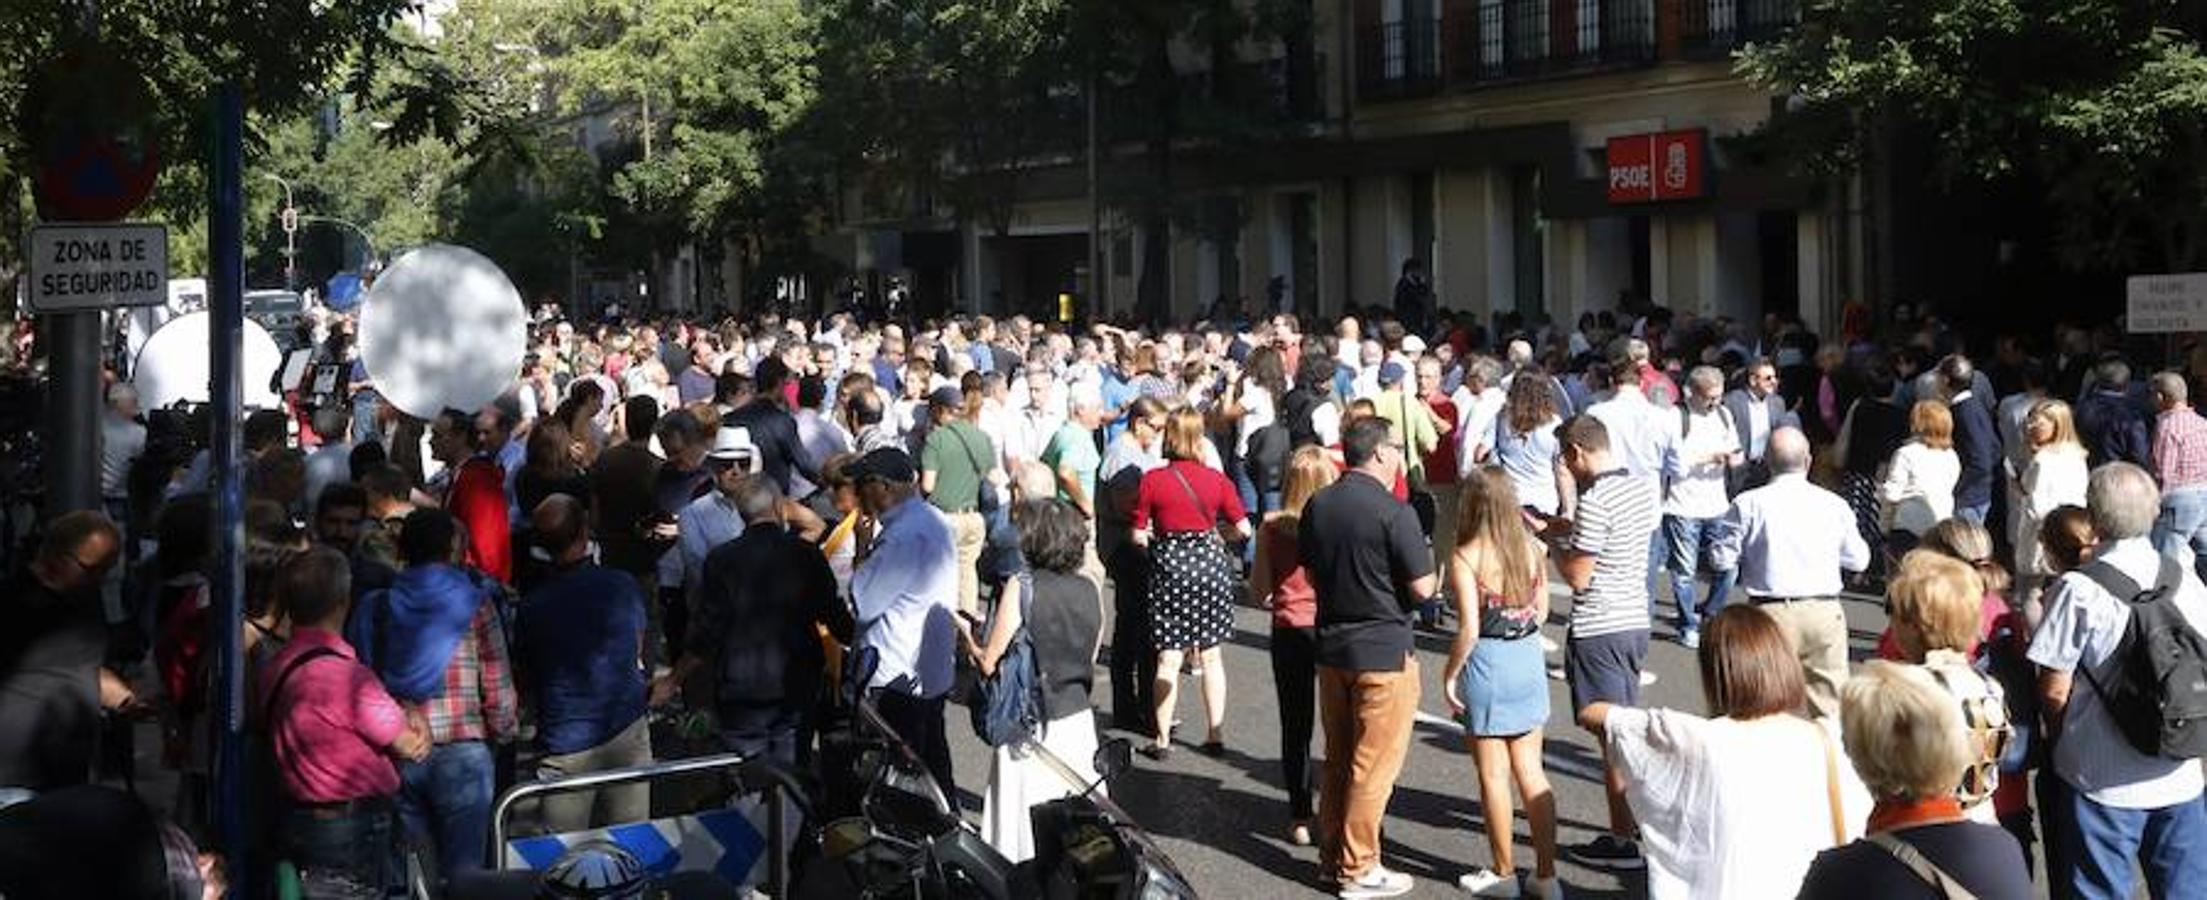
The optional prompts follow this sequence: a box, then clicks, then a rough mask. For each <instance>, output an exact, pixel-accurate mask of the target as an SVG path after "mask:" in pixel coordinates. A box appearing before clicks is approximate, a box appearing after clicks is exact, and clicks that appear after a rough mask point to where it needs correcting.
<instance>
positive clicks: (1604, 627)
mask: <svg viewBox="0 0 2207 900" xmlns="http://www.w3.org/2000/svg"><path fill="white" fill-rule="evenodd" d="M1658 493H1659V492H1658V490H1657V488H1656V486H1655V479H1652V478H1634V477H1631V476H1629V475H1628V474H1627V473H1626V472H1625V470H1623V469H1618V470H1615V471H1611V472H1606V473H1603V474H1602V475H1601V476H1599V477H1597V478H1595V479H1594V486H1593V487H1592V488H1590V489H1588V490H1587V491H1586V493H1584V494H1582V495H1580V496H1579V508H1578V516H1577V521H1576V522H1575V523H1574V527H1573V529H1572V533H1571V552H1573V553H1577V554H1581V555H1585V556H1592V557H1594V577H1593V579H1592V580H1591V581H1589V582H1587V585H1586V589H1585V590H1582V591H1579V592H1578V593H1576V594H1574V595H1573V596H1572V598H1571V637H1573V638H1591V637H1600V636H1602V635H1605V634H1616V633H1619V632H1625V631H1644V630H1647V628H1648V627H1649V624H1648V587H1647V584H1648V541H1649V540H1650V539H1652V538H1653V537H1654V536H1655V529H1656V526H1657V525H1658V524H1660V523H1661V521H1662V499H1661V498H1660V497H1659V496H1658Z"/></svg>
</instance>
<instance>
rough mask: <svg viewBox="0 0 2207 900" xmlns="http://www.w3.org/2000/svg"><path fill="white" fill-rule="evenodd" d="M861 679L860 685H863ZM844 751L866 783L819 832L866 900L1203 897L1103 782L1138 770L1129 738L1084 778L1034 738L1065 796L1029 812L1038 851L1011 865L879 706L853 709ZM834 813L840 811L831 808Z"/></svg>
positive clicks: (1029, 747)
mask: <svg viewBox="0 0 2207 900" xmlns="http://www.w3.org/2000/svg"><path fill="white" fill-rule="evenodd" d="M861 683H863V682H861ZM852 730H853V732H854V734H855V738H854V743H855V744H856V745H857V746H858V747H859V748H860V749H859V750H858V751H857V752H856V753H854V754H850V755H849V756H848V757H847V758H848V759H850V760H851V761H852V766H853V771H852V772H851V773H850V774H853V775H856V776H857V778H856V780H857V781H858V782H859V783H863V784H864V788H863V790H862V791H861V792H860V795H859V797H858V800H857V804H856V805H857V810H858V811H857V814H856V815H851V816H846V817H844V818H840V819H836V820H834V821H831V822H829V823H828V824H827V826H826V827H825V828H824V829H823V830H822V833H821V847H822V852H823V855H824V856H825V857H826V858H827V859H829V860H832V861H836V862H839V863H841V864H842V866H843V868H844V871H845V873H846V874H847V875H848V877H849V878H850V880H851V882H852V884H853V885H854V886H856V888H857V890H858V891H859V896H861V897H865V898H883V900H950V898H958V900H969V898H979V900H1012V898H1022V900H1025V898H1035V897H1041V898H1047V900H1135V898H1141V900H1183V898H1185V900H1194V898H1195V897H1196V892H1195V889H1194V888H1193V887H1191V886H1190V885H1189V883H1188V880H1187V878H1186V877H1185V876H1183V875H1181V874H1180V871H1179V869H1177V868H1175V867H1174V866H1173V863H1172V859H1171V858H1170V857H1169V856H1167V855H1166V854H1165V852H1164V851H1163V850H1162V849H1161V848H1159V847H1158V845H1157V843H1156V841H1154V840H1152V839H1151V838H1150V836H1149V835H1148V834H1146V833H1145V832H1143V831H1142V829H1141V828H1140V827H1139V826H1137V825H1135V824H1134V820H1133V817H1131V816H1129V815H1127V814H1126V811H1125V810H1122V809H1120V808H1119V807H1118V806H1117V805H1116V804H1114V803H1112V802H1111V800H1110V799H1109V798H1108V797H1106V796H1104V795H1102V794H1099V793H1097V792H1096V788H1097V787H1099V786H1101V785H1102V784H1104V783H1105V782H1107V781H1108V780H1109V779H1110V778H1111V777H1112V776H1114V775H1116V774H1118V773H1119V772H1123V771H1125V770H1126V769H1127V768H1129V766H1130V760H1131V757H1132V749H1131V748H1132V745H1131V744H1129V743H1127V742H1126V741H1125V740H1113V741H1109V742H1106V743H1105V744H1104V746H1103V747H1102V748H1100V749H1099V750H1098V752H1097V754H1096V760H1095V764H1096V769H1097V771H1098V772H1100V773H1102V777H1100V778H1098V779H1097V780H1096V781H1095V782H1093V783H1088V782H1085V781H1084V780H1083V779H1082V778H1081V776H1080V775H1079V774H1077V773H1076V772H1075V771H1074V770H1073V768H1072V767H1071V766H1069V765H1067V764H1066V763H1065V762H1064V761H1063V760H1061V759H1059V758H1058V757H1056V756H1055V755H1053V754H1051V753H1050V752H1049V750H1048V749H1046V748H1044V747H1042V746H1041V745H1040V744H1037V743H1034V742H1032V741H1028V742H1025V744H1024V746H1023V747H1022V748H1021V749H1022V751H1023V752H1026V753H1030V754H1033V755H1034V756H1035V757H1036V758H1038V759H1041V760H1042V761H1043V762H1044V763H1045V765H1046V766H1047V767H1048V768H1049V769H1050V770H1051V771H1053V772H1055V773H1056V774H1057V775H1058V776H1059V777H1060V778H1061V779H1063V780H1064V781H1065V783H1066V786H1067V796H1065V797H1063V798H1060V799H1057V800H1052V801H1049V802H1047V803H1044V804H1041V805H1038V806H1036V807H1035V808H1034V810H1033V811H1032V814H1031V818H1032V823H1033V828H1034V834H1035V857H1034V858H1033V859H1032V860H1029V861H1027V862H1023V863H1018V864H1013V863H1011V862H1010V861H1009V860H1007V859H1005V858H1004V856H1003V854H1001V853H998V852H997V851H996V849H995V848H993V847H991V846H989V845H988V843H987V842H986V841H983V840H982V839H981V836H980V834H979V833H978V832H976V831H975V830H974V829H973V828H972V827H971V826H969V825H967V824H966V823H965V821H964V820H963V819H962V818H960V817H959V815H958V813H957V810H956V807H954V806H953V805H952V804H951V802H950V800H949V799H948V798H947V797H945V796H943V792H942V789H941V788H940V787H939V786H937V785H936V783H935V780H934V778H933V777H932V776H930V775H929V774H928V771H927V767H926V766H924V765H922V764H921V763H920V761H919V757H918V756H917V755H916V754H914V753H913V752H912V751H911V749H910V748H909V747H908V746H906V745H905V744H904V742H903V741H902V740H900V739H898V738H897V736H896V733H895V732H894V730H892V729H890V728H889V726H888V724H887V723H885V722H883V721H882V719H881V716H880V714H879V713H877V712H876V711H875V710H874V708H873V704H872V703H871V702H870V701H867V700H864V699H860V700H858V702H857V703H856V705H855V708H854V710H853V725H852ZM831 808H832V807H831Z"/></svg>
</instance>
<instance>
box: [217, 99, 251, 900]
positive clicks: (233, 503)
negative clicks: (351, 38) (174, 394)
mask: <svg viewBox="0 0 2207 900" xmlns="http://www.w3.org/2000/svg"><path fill="white" fill-rule="evenodd" d="M213 116H214V122H213V124H214V128H213V132H214V146H213V147H212V148H211V153H210V154H209V157H208V160H207V308H208V312H209V315H210V318H211V322H210V328H209V332H208V340H209V343H210V344H211V346H209V347H208V348H207V349H208V359H209V366H208V373H209V374H208V385H207V396H208V398H209V399H211V400H213V401H214V404H213V405H214V410H213V412H214V438H213V442H214V443H213V446H212V447H210V448H209V451H210V454H211V456H212V461H213V463H214V465H213V469H214V498H213V499H214V508H215V522H216V525H215V559H214V565H213V566H212V567H211V570H210V571H209V572H208V574H209V575H210V576H212V577H211V578H210V579H209V581H210V582H211V587H212V588H213V592H214V601H215V615H214V616H213V617H212V620H213V622H212V626H213V628H214V629H215V634H214V647H215V664H216V666H217V668H216V670H215V671H216V672H217V673H218V674H219V676H220V680H219V681H218V682H217V685H218V686H219V690H218V691H217V693H216V694H215V714H216V715H217V716H218V717H219V718H218V719H217V720H216V721H217V722H218V724H219V725H220V726H221V731H220V732H219V733H218V735H217V736H216V740H217V743H216V746H217V748H218V753H219V755H218V756H217V757H216V759H215V788H214V790H215V795H214V797H212V798H210V800H211V802H210V804H209V806H210V808H212V809H213V810H214V813H215V823H216V826H217V828H218V829H219V833H220V834H221V836H222V847H223V855H224V856H225V857H226V858H227V859H229V861H230V866H229V871H230V890H231V896H233V897H249V896H253V890H252V886H251V885H248V884H246V883H245V882H246V879H248V878H249V877H250V870H251V867H250V866H249V865H247V860H246V843H245V835H246V816H247V814H248V812H249V811H248V810H247V809H246V808H245V773H244V771H243V770H242V766H243V764H244V762H245V744H244V739H245V668H244V659H243V656H244V653H243V648H242V647H241V646H240V641H241V638H242V637H243V631H244V628H245V621H244V604H243V603H242V601H243V599H244V588H245V555H244V549H245V515H244V507H245V491H244V486H245V485H244V478H243V475H244V468H243V466H242V465H241V457H242V456H243V454H242V453H241V452H240V448H239V442H238V421H239V419H240V418H241V417H242V416H243V415H244V410H243V409H242V408H241V407H242V403H243V401H242V397H243V388H242V384H241V378H240V371H239V370H240V366H239V362H240V357H241V356H242V355H243V351H242V349H241V348H242V344H243V342H244V333H245V179H244V169H245V95H244V93H243V92H242V91H241V90H239V88H238V86H237V85H236V84H235V83H224V84H221V85H219V86H217V87H216V88H215V90H214V103H213Z"/></svg>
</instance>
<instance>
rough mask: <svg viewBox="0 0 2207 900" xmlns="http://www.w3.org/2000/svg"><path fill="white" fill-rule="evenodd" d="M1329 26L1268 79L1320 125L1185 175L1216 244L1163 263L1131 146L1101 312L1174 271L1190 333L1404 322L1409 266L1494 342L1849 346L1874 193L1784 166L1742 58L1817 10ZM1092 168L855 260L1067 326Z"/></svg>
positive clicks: (1663, 6)
mask: <svg viewBox="0 0 2207 900" xmlns="http://www.w3.org/2000/svg"><path fill="white" fill-rule="evenodd" d="M1312 13H1313V26H1314V27H1313V29H1312V34H1313V37H1312V39H1311V42H1310V46H1307V47H1303V48H1293V47H1277V48H1274V50H1273V51H1271V52H1274V53H1276V54H1278V55H1276V56H1273V57H1271V58H1269V59H1267V58H1259V59H1256V60H1253V61H1252V63H1253V64H1257V65H1270V66H1272V67H1273V68H1274V69H1275V70H1277V71H1279V72H1281V73H1283V74H1282V78H1281V79H1280V90H1281V94H1282V97H1283V100H1285V98H1289V97H1301V96H1305V95H1307V97H1308V100H1309V102H1308V103H1303V102H1300V101H1298V102H1295V103H1294V104H1292V105H1294V106H1296V107H1298V108H1300V109H1301V110H1302V111H1303V112H1304V113H1305V115H1306V116H1307V121H1306V124H1305V127H1303V128H1301V129H1299V130H1298V131H1297V132H1296V133H1294V134H1292V135H1290V136H1287V137H1285V138H1283V139H1282V140H1279V141H1277V142H1274V143H1271V144H1268V145H1267V146H1265V147H1263V148H1260V149H1259V150H1258V151H1257V152H1254V153H1252V152H1248V151H1247V150H1242V151H1237V152H1235V153H1232V154H1227V153H1222V152H1210V153H1206V152H1204V150H1203V149H1202V148H1191V149H1190V150H1189V151H1188V152H1187V153H1186V154H1185V156H1184V157H1182V158H1177V159H1176V162H1175V170H1176V171H1177V172H1179V173H1181V174H1180V175H1179V176H1178V177H1177V178H1176V181H1175V186H1176V190H1179V191H1184V192H1186V193H1187V194H1188V196H1187V197H1185V198H1183V199H1184V200H1185V201H1186V202H1184V203H1183V204H1182V205H1183V206H1186V207H1193V208H1197V209H1201V210H1203V211H1204V215H1202V216H1201V220H1202V222H1203V225H1202V227H1191V226H1188V225H1184V224H1175V225H1173V226H1171V227H1172V229H1173V232H1174V233H1173V234H1171V235H1170V236H1169V237H1170V240H1169V242H1168V246H1169V247H1170V252H1169V253H1167V254H1164V258H1162V259H1159V260H1155V261H1152V260H1149V259H1146V258H1145V256H1146V254H1144V253H1142V252H1141V250H1142V248H1143V247H1144V245H1145V240H1144V239H1145V238H1146V237H1148V236H1147V235H1145V234H1144V233H1143V232H1142V230H1141V228H1139V227H1138V226H1136V225H1135V224H1133V223H1132V222H1130V221H1129V218H1128V215H1127V213H1126V212H1125V211H1124V210H1123V209H1121V208H1120V207H1119V206H1117V205H1114V203H1113V202H1112V198H1111V196H1110V195H1111V193H1112V190H1113V186H1114V185H1123V184H1126V183H1127V179H1130V178H1139V177H1141V175H1140V173H1141V172H1142V169H1143V167H1142V162H1141V160H1140V159H1139V156H1140V154H1141V152H1142V151H1141V148H1140V146H1138V145H1132V144H1120V145H1114V146H1112V147H1111V149H1110V151H1109V152H1108V154H1107V155H1106V157H1105V159H1106V162H1105V164H1104V166H1103V168H1104V170H1105V171H1104V175H1103V177H1101V178H1100V179H1099V180H1098V184H1099V192H1100V193H1101V195H1102V197H1101V206H1102V208H1103V215H1102V219H1103V229H1102V235H1101V242H1102V244H1103V253H1102V258H1103V260H1104V273H1103V276H1104V277H1103V278H1101V279H1100V280H1099V285H1098V286H1099V288H1100V291H1098V292H1097V294H1096V297H1097V300H1098V302H1099V303H1100V309H1101V311H1103V312H1104V313H1107V314H1124V313H1126V312H1128V311H1130V310H1131V309H1132V308H1133V306H1134V302H1135V297H1136V292H1137V287H1138V285H1139V284H1140V281H1141V278H1142V276H1143V274H1144V273H1143V268H1144V266H1146V265H1160V264H1161V265H1163V266H1165V267H1166V268H1167V272H1166V277H1165V279H1164V283H1165V284H1167V285H1168V286H1169V291H1168V293H1169V312H1170V313H1171V315H1172V316H1173V317H1175V318H1188V317H1192V316H1196V315H1199V314H1201V312H1202V311H1203V310H1205V309H1207V308H1208V306H1209V304H1210V303H1212V302H1213V301H1214V300H1215V299H1217V298H1219V297H1221V296H1226V297H1240V298H1245V302H1246V303H1247V304H1248V306H1249V307H1250V308H1251V309H1263V308H1265V307H1266V306H1267V305H1268V296H1271V295H1276V296H1278V297H1279V301H1278V305H1279V306H1280V307H1282V308H1286V309H1290V310H1294V311H1298V312H1302V313H1305V314H1315V315H1328V316H1330V315H1336V314H1338V313H1340V312H1341V311H1342V310H1344V309H1346V308H1350V307H1355V306H1364V305H1372V304H1386V303H1388V302H1389V300H1390V299H1391V294H1392V287H1393V285H1394V282H1395V279H1396V277H1397V275H1398V274H1399V272H1400V270H1401V267H1402V264H1403V262H1404V261H1405V260H1407V259H1412V258H1415V259H1419V260H1423V261H1425V262H1426V263H1427V265H1428V268H1429V270H1430V272H1431V275H1432V279H1433V282H1434V285H1435V289H1436V292H1437V294H1438V296H1439V298H1440V302H1441V305H1442V307H1443V308H1444V309H1453V310H1457V311H1460V312H1469V313H1472V314H1475V315H1478V316H1479V317H1480V318H1481V319H1482V320H1485V321H1491V320H1492V318H1493V317H1495V316H1499V315H1501V314H1505V313H1518V314H1522V315H1524V316H1525V317H1526V318H1527V319H1529V320H1532V321H1538V320H1540V319H1541V318H1543V317H1546V318H1551V319H1556V320H1568V319H1570V318H1572V317H1575V316H1576V315H1578V314H1579V313H1582V312H1586V311H1592V310H1598V309H1606V308H1615V307H1617V306H1619V305H1620V303H1621V302H1622V301H1623V300H1624V299H1625V298H1627V297H1641V298H1646V299H1649V300H1652V301H1653V302H1655V303H1658V304H1661V305H1664V306H1667V307H1670V308H1672V309H1673V310H1675V311H1678V312H1680V313H1689V312H1690V313H1693V314H1697V315H1720V314H1721V315H1728V316H1732V317H1734V318H1755V317H1759V316H1760V315H1762V314H1763V313H1767V312H1779V313H1792V314H1798V315H1800V316H1801V317H1802V318H1803V319H1804V320H1806V321H1808V322H1809V323H1810V324H1811V325H1812V326H1828V325H1829V324H1831V323H1833V322H1835V321H1836V319H1837V316H1838V308H1839V306H1840V305H1841V304H1842V303H1843V302H1844V301H1845V299H1847V298H1849V297H1851V296H1858V295H1859V287H1860V285H1861V283H1862V282H1861V269H1862V266H1861V263H1860V261H1859V260H1860V257H1861V253H1860V252H1859V251H1858V249H1857V248H1858V246H1859V245H1860V243H1861V241H1860V237H1859V233H1860V224H1859V221H1858V220H1859V218H1860V216H1859V214H1858V207H1859V203H1856V202H1854V200H1853V198H1855V197H1857V196H1859V191H1858V190H1856V189H1855V187H1854V186H1853V185H1851V184H1825V183H1819V182H1816V181H1814V180H1811V179H1808V178H1804V177H1800V176H1795V175H1790V174H1788V173H1786V172H1784V171H1781V170H1779V169H1778V168H1777V167H1776V166H1775V164H1773V163H1770V162H1767V161H1765V159H1764V158H1763V153H1762V151H1761V145H1762V142H1760V141H1758V140H1757V138H1756V133H1757V132H1758V130H1759V129H1761V128H1762V126H1763V125H1764V124H1765V123H1766V122H1768V121H1769V119H1770V118H1771V116H1772V115H1773V113H1774V112H1776V111H1778V110H1780V109H1782V104H1783V102H1784V101H1783V98H1781V97H1775V96H1773V95H1772V94H1771V93H1770V92H1768V91H1765V90H1761V89H1758V88H1756V87H1754V86H1752V85H1750V84H1748V83H1746V82H1745V81H1744V80H1742V79H1741V78H1739V77H1738V76H1737V75H1736V74H1734V72H1733V67H1732V62H1731V57H1732V54H1733V52H1734V51H1735V50H1736V49H1737V48H1739V47H1740V46H1743V45H1744V44H1746V43H1747V42H1750V41H1754V40H1761V39H1767V38H1769V37H1771V36H1773V35H1776V34H1779V33H1781V31H1782V30H1783V29H1784V28H1787V27H1790V25H1791V23H1792V22H1793V21H1794V20H1795V18H1796V15H1797V0H1315V6H1314V8H1313V10H1312ZM1298 53H1300V54H1302V55H1301V56H1300V58H1296V55H1297V54H1298ZM1299 75H1307V76H1308V78H1307V80H1306V79H1303V78H1299V77H1298V76H1299ZM1083 167H1084V160H1083V159H1082V158H1081V157H1079V156H1078V155H1074V156H1072V157H1070V158H1067V159H1060V160H1054V161H1042V162H1040V163H1038V164H1037V165H1036V166H1035V171H1033V172H1032V173H1030V174H1031V176H1032V177H1031V178H1029V179H1028V181H1027V184H1028V189H1027V190H1025V191H1023V192H1022V197H1021V200H1020V202H1019V203H1018V204H1017V205H1016V207H1015V210H1014V212H1013V215H1012V216H1011V219H1010V223H1009V228H1003V227H1001V225H1002V224H1003V223H997V224H996V225H982V224H980V223H974V222H942V221H938V222H937V223H936V224H935V226H934V227H935V228H936V229H938V230H936V231H934V232H924V226H923V229H922V231H919V232H915V231H910V230H906V231H902V232H899V233H898V241H887V240H884V239H883V238H882V236H881V235H882V231H881V229H878V228H869V226H868V225H867V224H866V221H865V219H864V217H862V216H861V217H851V216H846V224H845V228H846V232H847V233H848V234H850V235H852V237H848V238H842V239H843V240H848V241H850V242H852V244H854V245H857V246H868V247H880V246H882V245H884V244H887V243H898V242H901V243H902V244H904V245H906V246H910V245H911V244H912V243H913V237H914V236H915V235H919V236H920V237H921V243H923V244H926V245H927V246H928V247H929V248H930V251H931V252H929V253H928V254H927V259H926V260H925V262H926V263H927V265H926V266H925V267H924V268H922V267H917V266H912V267H904V268H899V269H896V270H893V271H899V272H904V271H905V269H907V268H908V269H909V270H910V271H909V272H908V273H906V274H900V276H899V277H906V278H910V279H914V281H911V282H908V283H927V284H934V285H938V286H939V290H940V291H941V292H943V294H944V295H945V300H946V302H945V303H944V304H943V305H945V306H950V307H954V308H957V309H963V310H971V311H988V312H1014V311H1024V312H1029V313H1048V312H1049V311H1052V310H1054V309H1055V304H1056V300H1055V296H1056V294H1058V293H1060V292H1072V293H1077V294H1080V295H1082V296H1083V297H1086V296H1088V295H1089V294H1090V291H1089V289H1088V284H1089V279H1088V277H1087V268H1088V259H1089V256H1088V249H1089V248H1088V235H1089V230H1090V215H1091V211H1090V197H1089V190H1088V188H1089V185H1088V181H1087V179H1086V178H1084V177H1082V176H1083ZM906 211H909V210H906ZM937 218H938V220H939V219H940V217H939V216H938V217H937ZM868 235H871V236H872V237H871V238H869V237H868ZM952 238H954V251H955V252H944V251H946V250H951V249H953V247H952V245H951V244H950V241H948V240H946V239H952ZM896 256H899V254H895V253H889V254H873V259H875V260H876V261H877V262H883V261H886V262H892V263H894V264H896V265H899V266H902V265H903V263H904V262H905V261H904V260H901V259H890V257H896ZM945 257H949V258H945ZM854 261H855V260H854ZM858 268H860V269H861V271H864V270H863V267H858Z"/></svg>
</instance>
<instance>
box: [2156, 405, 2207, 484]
mask: <svg viewBox="0 0 2207 900" xmlns="http://www.w3.org/2000/svg"><path fill="white" fill-rule="evenodd" d="M2153 474H2154V477H2156V478H2159V479H2161V489H2162V490H2164V491H2173V490H2176V489H2177V488H2182V487H2193V486H2196V485H2200V484H2207V419H2203V418H2201V417H2200V415H2199V413H2197V412H2194V411H2193V410H2192V408H2191V407H2189V406H2180V407H2177V408H2176V409H2172V410H2168V411H2166V412H2163V413H2162V414H2161V416H2160V420H2159V421H2157V422H2155V423H2154V435H2153Z"/></svg>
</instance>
